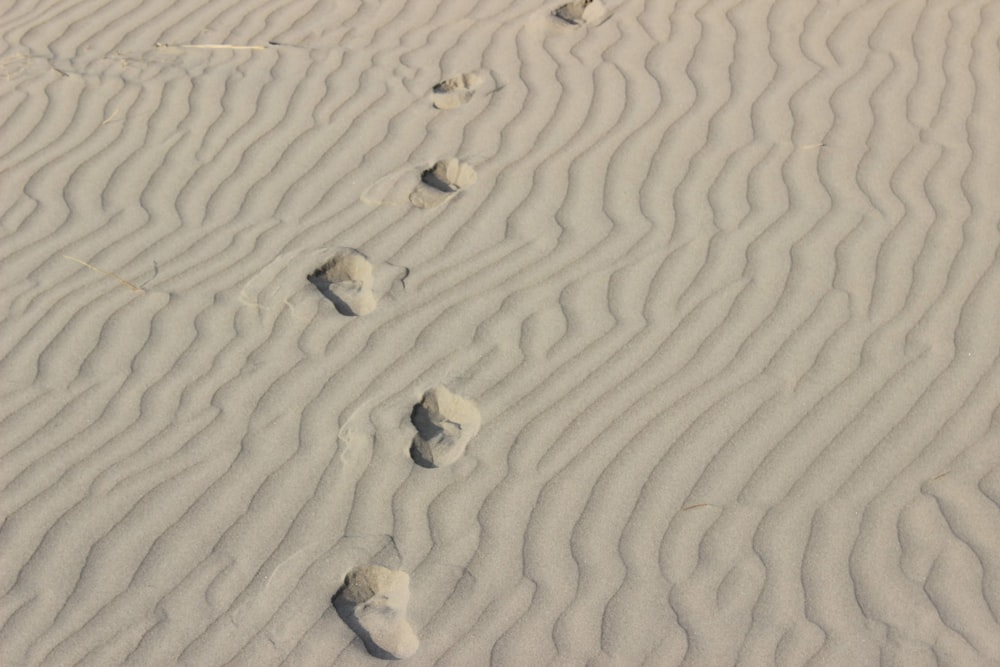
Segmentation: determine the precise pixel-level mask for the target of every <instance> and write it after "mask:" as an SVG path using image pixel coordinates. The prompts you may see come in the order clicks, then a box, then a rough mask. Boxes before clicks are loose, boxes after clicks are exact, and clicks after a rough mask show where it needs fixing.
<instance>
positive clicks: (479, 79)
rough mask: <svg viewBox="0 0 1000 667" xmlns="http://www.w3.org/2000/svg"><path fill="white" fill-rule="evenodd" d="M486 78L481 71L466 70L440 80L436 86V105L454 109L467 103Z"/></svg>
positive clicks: (434, 92) (436, 106)
mask: <svg viewBox="0 0 1000 667" xmlns="http://www.w3.org/2000/svg"><path fill="white" fill-rule="evenodd" d="M484 80H485V77H484V76H483V75H482V74H480V73H479V72H466V73H465V74H459V75H458V76H456V77H452V78H451V79H446V80H444V81H442V82H440V83H439V84H437V85H436V86H434V91H433V100H434V107H435V108H437V109H454V108H455V107H459V106H461V105H463V104H465V103H466V102H468V101H469V100H471V99H472V96H473V95H475V94H476V89H477V88H479V86H481V85H482V84H483V81H484Z"/></svg>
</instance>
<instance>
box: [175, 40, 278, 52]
mask: <svg viewBox="0 0 1000 667" xmlns="http://www.w3.org/2000/svg"><path fill="white" fill-rule="evenodd" d="M156 48H158V49H160V48H174V49H233V50H236V51H263V50H264V49H266V48H267V46H266V45H265V46H261V45H257V44H251V45H242V46H241V45H239V44H163V43H161V42H157V43H156Z"/></svg>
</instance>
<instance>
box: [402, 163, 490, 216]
mask: <svg viewBox="0 0 1000 667" xmlns="http://www.w3.org/2000/svg"><path fill="white" fill-rule="evenodd" d="M477 179H478V176H477V175H476V170H475V169H473V167H472V165H470V164H468V163H465V162H462V161H461V160H459V159H458V158H451V159H448V160H441V161H440V162H437V163H436V164H435V165H434V166H433V167H431V168H430V169H425V170H424V172H423V173H422V174H421V175H420V183H418V184H417V187H416V188H414V189H413V192H411V193H410V203H411V204H413V205H414V206H417V207H419V208H434V207H436V206H440V205H441V204H443V203H444V202H446V201H448V200H449V199H451V198H452V197H454V196H455V195H456V194H457V193H458V191H459V190H462V189H464V188H467V187H469V186H471V185H473V184H475V182H476V180H477Z"/></svg>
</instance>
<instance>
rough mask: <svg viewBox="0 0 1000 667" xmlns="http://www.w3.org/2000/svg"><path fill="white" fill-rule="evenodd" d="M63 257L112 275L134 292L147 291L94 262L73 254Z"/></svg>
mask: <svg viewBox="0 0 1000 667" xmlns="http://www.w3.org/2000/svg"><path fill="white" fill-rule="evenodd" d="M63 257H65V258H66V259H71V260H73V261H74V262H76V263H77V264H83V265H84V266H86V267H87V268H88V269H93V270H94V271H97V272H98V273H103V274H104V275H106V276H111V277H112V278H114V279H115V280H117V281H118V282H120V283H121V284H122V285H125V286H126V287H129V288H131V289H132V291H133V292H145V291H146V290H144V289H142V288H141V287H139V286H138V285H136V284H134V283H130V282H129V281H127V280H125V279H124V278H122V277H121V276H119V275H118V274H117V273H111V272H110V271H105V270H104V269H102V268H100V267H99V266H94V265H93V264H88V263H87V262H85V261H83V260H82V259H79V258H77V257H73V256H71V255H63Z"/></svg>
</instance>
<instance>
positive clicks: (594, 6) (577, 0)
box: [552, 0, 608, 26]
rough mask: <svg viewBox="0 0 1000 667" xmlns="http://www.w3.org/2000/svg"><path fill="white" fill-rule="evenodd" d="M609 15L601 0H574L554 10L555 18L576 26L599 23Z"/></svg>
mask: <svg viewBox="0 0 1000 667" xmlns="http://www.w3.org/2000/svg"><path fill="white" fill-rule="evenodd" d="M607 15H608V10H607V8H606V7H605V6H604V4H603V3H602V2H601V0H573V2H567V3H566V4H565V5H563V6H561V7H559V8H558V9H556V10H555V11H554V12H552V16H554V17H555V18H557V19H559V20H561V21H563V22H565V23H568V24H570V25H574V26H582V25H597V24H598V23H601V22H603V21H604V20H605V19H606V18H607Z"/></svg>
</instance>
